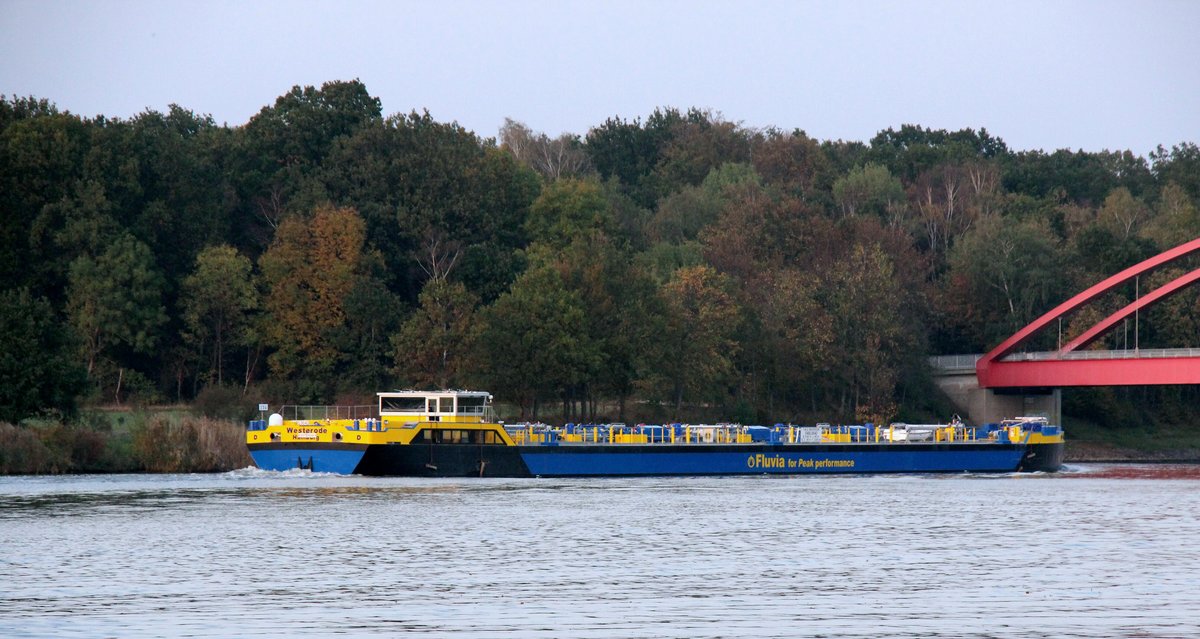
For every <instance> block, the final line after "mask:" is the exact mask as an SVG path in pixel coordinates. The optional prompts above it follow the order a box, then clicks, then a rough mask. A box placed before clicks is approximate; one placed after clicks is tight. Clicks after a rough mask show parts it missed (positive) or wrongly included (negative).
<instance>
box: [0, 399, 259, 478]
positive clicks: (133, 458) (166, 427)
mask: <svg viewBox="0 0 1200 639" xmlns="http://www.w3.org/2000/svg"><path fill="white" fill-rule="evenodd" d="M244 432H245V431H244V427H243V425H242V423H241V422H238V421H234V420H228V419H214V418H209V417H201V416H196V415H193V414H191V413H190V412H189V411H188V410H187V409H186V408H178V407H173V408H167V409H158V410H154V409H145V410H137V411H125V410H118V411H112V410H89V411H85V412H84V413H83V414H82V415H81V416H80V417H79V418H78V419H76V420H72V421H69V422H64V421H58V420H27V421H24V422H22V423H21V424H19V425H13V424H7V423H0V474H57V473H127V472H163V473H192V472H220V471H227V470H233V469H236V468H245V467H246V466H249V465H250V464H251V461H250V456H249V454H248V453H247V452H246V445H245V439H244Z"/></svg>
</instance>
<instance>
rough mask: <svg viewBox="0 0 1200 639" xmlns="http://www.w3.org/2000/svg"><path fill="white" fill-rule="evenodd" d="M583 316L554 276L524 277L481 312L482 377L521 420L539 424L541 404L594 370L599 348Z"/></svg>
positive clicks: (537, 272)
mask: <svg viewBox="0 0 1200 639" xmlns="http://www.w3.org/2000/svg"><path fill="white" fill-rule="evenodd" d="M584 315H585V313H584V307H583V302H582V300H580V298H579V296H578V295H577V294H575V293H573V292H572V291H569V290H567V288H566V287H565V286H564V285H563V281H562V277H561V276H560V275H559V274H558V273H557V272H556V271H555V270H553V269H552V268H549V267H539V268H531V269H529V270H528V271H525V273H523V274H522V275H521V276H520V277H519V278H517V281H515V282H513V285H512V288H511V290H509V292H507V293H505V294H504V295H501V296H500V297H499V298H498V299H497V300H496V301H495V303H493V304H492V305H491V306H488V307H487V308H485V309H484V310H483V317H482V321H483V328H482V331H481V334H480V339H479V342H478V344H479V348H478V353H479V356H480V360H481V370H480V377H482V379H483V381H484V383H486V384H487V385H488V387H489V388H490V389H493V390H494V391H495V392H497V393H499V394H500V395H501V396H504V397H512V398H514V399H515V400H516V401H517V402H518V403H519V404H520V407H521V416H522V417H532V418H537V415H538V405H539V402H540V401H541V400H544V399H548V398H551V397H553V396H555V395H557V394H559V393H561V392H562V391H563V390H564V389H566V388H569V387H571V386H572V385H574V384H577V383H579V382H580V381H581V380H582V379H583V378H584V374H585V371H587V370H589V369H591V368H592V367H593V366H594V362H595V360H596V358H597V356H598V353H597V350H596V349H597V346H596V345H595V344H594V343H593V342H592V341H591V340H590V339H589V338H588V335H587V332H586V330H585V329H584Z"/></svg>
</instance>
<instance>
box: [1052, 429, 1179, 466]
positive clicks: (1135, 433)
mask: <svg viewBox="0 0 1200 639" xmlns="http://www.w3.org/2000/svg"><path fill="white" fill-rule="evenodd" d="M1064 422H1065V423H1064V427H1063V430H1064V431H1065V432H1066V434H1067V447H1066V455H1065V461H1067V462H1068V463H1069V462H1076V463H1086V462H1117V463H1124V462H1137V463H1170V462H1176V463H1193V464H1194V463H1200V429H1197V428H1193V427H1190V426H1180V425H1154V424H1145V423H1143V424H1138V425H1134V426H1128V427H1124V428H1111V427H1105V426H1101V425H1098V424H1096V423H1094V422H1090V421H1087V420H1080V419H1072V418H1067V419H1065V420H1064Z"/></svg>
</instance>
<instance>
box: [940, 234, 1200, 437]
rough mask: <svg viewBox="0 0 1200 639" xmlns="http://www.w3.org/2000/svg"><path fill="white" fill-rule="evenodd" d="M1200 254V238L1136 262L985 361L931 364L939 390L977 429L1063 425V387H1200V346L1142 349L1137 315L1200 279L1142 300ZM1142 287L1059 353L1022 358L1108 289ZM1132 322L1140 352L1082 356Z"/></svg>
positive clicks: (1178, 282) (1191, 276)
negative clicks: (1174, 268)
mask: <svg viewBox="0 0 1200 639" xmlns="http://www.w3.org/2000/svg"><path fill="white" fill-rule="evenodd" d="M1197 252H1200V238H1196V239H1194V240H1192V241H1190V242H1187V243H1185V244H1181V245H1179V246H1177V247H1175V248H1173V249H1171V250H1169V251H1164V252H1163V253H1161V254H1159V255H1156V256H1154V257H1152V258H1150V259H1148V260H1145V261H1143V262H1140V263H1138V264H1135V265H1133V266H1131V267H1129V268H1127V269H1125V270H1123V271H1121V272H1120V273H1117V274H1116V275H1113V276H1112V277H1109V278H1107V279H1105V280H1103V281H1101V282H1099V283H1097V284H1096V285H1094V286H1092V287H1090V288H1088V289H1087V290H1085V291H1083V292H1081V293H1079V294H1078V295H1076V296H1074V297H1072V298H1071V299H1069V300H1067V301H1065V302H1063V303H1062V304H1059V305H1058V306H1056V307H1055V308H1054V309H1053V310H1051V311H1050V312H1048V313H1046V314H1045V315H1042V316H1041V317H1039V318H1038V319H1036V320H1034V321H1033V322H1031V323H1030V324H1029V325H1028V326H1026V327H1025V328H1022V329H1021V330H1019V331H1017V332H1016V333H1014V334H1013V335H1012V336H1011V337H1009V338H1008V339H1006V340H1004V341H1003V342H1001V343H1000V345H998V346H996V348H993V349H992V350H991V351H989V352H988V353H985V354H983V355H943V356H939V357H932V358H930V364H931V366H932V367H933V370H934V377H935V380H936V381H937V383H938V385H939V386H940V387H941V388H942V389H943V390H945V391H946V393H947V394H948V395H949V396H950V398H951V399H952V400H954V401H955V403H956V404H958V405H959V407H960V408H962V409H963V410H965V411H966V412H967V413H968V414H969V415H970V417H971V419H972V420H973V421H975V422H977V423H982V422H989V421H998V420H999V419H1003V418H1004V417H1012V416H1014V415H1017V414H1023V415H1027V414H1041V415H1045V416H1047V417H1049V418H1051V419H1052V420H1054V421H1055V422H1056V423H1061V421H1062V394H1061V390H1060V389H1062V388H1066V387H1078V386H1147V385H1164V384H1200V348H1173V349H1142V348H1138V345H1137V333H1138V331H1137V326H1136V325H1137V322H1138V319H1139V317H1138V315H1139V313H1140V312H1141V311H1142V310H1144V309H1146V308H1148V307H1150V306H1152V305H1154V304H1156V303H1157V302H1159V301H1162V300H1163V299H1164V298H1166V297H1169V296H1171V295H1173V294H1175V293H1178V292H1179V291H1181V290H1183V289H1184V288H1186V287H1187V286H1189V285H1191V284H1194V283H1195V282H1197V281H1198V280H1200V269H1196V270H1194V271H1191V272H1189V273H1187V274H1185V275H1182V276H1180V277H1177V278H1175V279H1173V280H1171V281H1170V282H1168V283H1166V284H1164V285H1162V286H1160V287H1158V288H1157V289H1154V290H1153V291H1150V292H1147V293H1146V294H1145V295H1142V294H1141V291H1140V282H1141V279H1140V278H1141V276H1142V275H1145V274H1147V273H1149V272H1150V271H1153V270H1154V269H1157V268H1159V267H1161V266H1163V265H1166V264H1169V263H1170V262H1173V261H1175V260H1178V259H1180V258H1182V257H1185V256H1187V255H1191V254H1193V253H1197ZM1130 281H1137V282H1138V289H1139V290H1138V294H1137V296H1136V299H1135V300H1134V301H1133V302H1132V303H1130V304H1128V305H1126V306H1125V307H1124V308H1122V309H1120V310H1118V311H1117V312H1115V313H1113V314H1112V315H1109V316H1108V317H1106V318H1104V319H1103V320H1101V321H1099V322H1097V323H1096V324H1095V325H1094V326H1092V327H1091V328H1089V329H1088V330H1086V331H1084V332H1083V333H1081V334H1080V335H1079V336H1077V337H1075V338H1074V339H1071V340H1070V341H1068V342H1067V343H1066V344H1063V345H1062V346H1061V347H1060V348H1059V349H1058V350H1056V351H1048V352H1021V351H1020V350H1019V349H1020V347H1021V346H1022V345H1023V344H1025V343H1026V342H1028V341H1029V340H1030V339H1031V338H1032V337H1033V336H1034V335H1037V334H1038V333H1040V332H1041V331H1043V330H1045V329H1047V328H1049V327H1050V326H1052V325H1058V324H1059V323H1060V320H1061V319H1062V318H1063V317H1064V316H1066V315H1068V314H1070V313H1072V312H1073V311H1075V310H1077V309H1079V308H1080V307H1082V306H1084V305H1086V304H1088V303H1089V302H1091V301H1093V300H1095V299H1096V298H1098V297H1100V296H1101V295H1103V294H1105V293H1108V292H1109V291H1111V290H1113V289H1115V288H1117V287H1118V286H1122V285H1124V284H1127V283H1129V282H1130ZM1130 318H1133V320H1134V323H1135V328H1134V347H1133V348H1132V349H1124V350H1116V351H1099V350H1081V349H1082V348H1083V347H1085V346H1087V345H1089V344H1091V343H1092V342H1094V341H1095V340H1096V339H1098V338H1100V337H1101V336H1103V335H1105V334H1107V333H1108V332H1110V331H1111V330H1112V329H1114V328H1115V327H1116V326H1117V325H1119V324H1122V323H1123V322H1127V321H1128V320H1129V319H1130Z"/></svg>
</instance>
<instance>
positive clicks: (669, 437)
mask: <svg viewBox="0 0 1200 639" xmlns="http://www.w3.org/2000/svg"><path fill="white" fill-rule="evenodd" d="M377 395H378V404H377V405H375V406H355V407H335V406H306V407H300V406H285V407H284V408H283V410H282V411H281V413H276V414H273V415H271V416H270V418H269V419H268V420H255V421H252V422H250V425H249V428H248V430H247V431H246V444H247V446H248V447H249V449H250V455H251V456H252V457H253V458H254V463H255V464H257V465H258V467H259V468H262V469H264V470H289V469H293V468H304V469H309V470H312V471H315V472H329V473H340V474H361V475H393V476H425V477H599V476H638V475H759V474H787V475H802V474H817V473H938V472H940V473H946V472H983V473H1004V472H1014V471H1046V472H1052V471H1056V470H1058V469H1059V468H1060V467H1061V466H1062V457H1063V434H1062V431H1061V429H1060V428H1059V427H1058V426H1056V425H1051V424H1048V423H1046V420H1045V419H1042V418H1036V417H1022V418H1016V419H1012V420H1006V421H1005V422H1002V423H1000V424H988V425H984V426H979V427H970V426H967V425H965V424H963V423H961V422H958V421H957V420H956V421H955V422H952V423H950V424H931V425H916V424H890V425H887V426H882V425H873V424H865V425H848V426H835V425H829V424H820V425H817V426H811V427H800V426H791V425H783V424H777V425H775V426H773V427H766V426H743V425H738V424H715V425H693V424H663V425H644V424H641V425H638V426H626V425H624V424H594V425H575V424H567V425H566V426H562V427H551V426H547V425H544V424H537V425H529V424H520V425H505V424H502V423H500V422H499V421H497V420H496V419H495V416H494V412H493V410H492V397H491V395H490V394H488V393H486V392H477V391H452V390H445V391H435V392H424V391H396V392H383V393H378V394H377ZM285 415H287V418H285Z"/></svg>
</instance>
